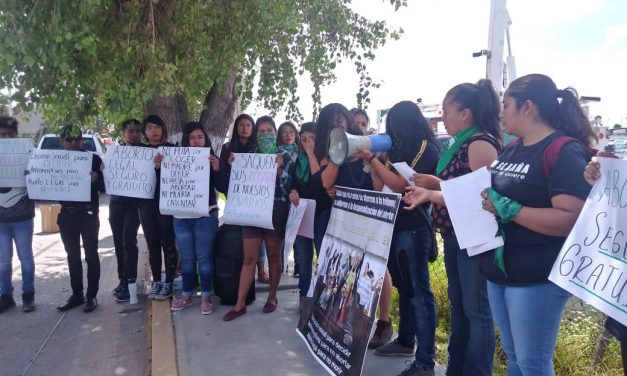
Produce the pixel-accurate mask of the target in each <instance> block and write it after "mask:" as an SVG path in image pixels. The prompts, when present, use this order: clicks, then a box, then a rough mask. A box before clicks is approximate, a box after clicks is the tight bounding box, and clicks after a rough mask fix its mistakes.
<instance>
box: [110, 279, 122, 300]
mask: <svg viewBox="0 0 627 376" xmlns="http://www.w3.org/2000/svg"><path fill="white" fill-rule="evenodd" d="M124 287H125V285H124V283H122V280H120V283H118V286H117V287H116V288H114V289H113V291H111V294H113V296H116V295H118V294H119V293H120V291H122V289H123V288H124Z"/></svg>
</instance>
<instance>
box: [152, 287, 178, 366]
mask: <svg viewBox="0 0 627 376" xmlns="http://www.w3.org/2000/svg"><path fill="white" fill-rule="evenodd" d="M151 311H152V312H151V318H152V325H151V330H152V336H151V341H152V354H151V355H152V362H151V368H152V372H151V375H159V376H178V375H179V371H178V365H177V356H176V337H175V336H174V321H173V320H172V311H171V310H170V300H169V299H168V300H165V301H156V300H153V301H152V303H151Z"/></svg>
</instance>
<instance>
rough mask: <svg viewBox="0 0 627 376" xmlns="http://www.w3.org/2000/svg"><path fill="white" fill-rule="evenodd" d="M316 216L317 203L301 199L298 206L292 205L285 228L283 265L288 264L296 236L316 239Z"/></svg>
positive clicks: (285, 269) (285, 268)
mask: <svg viewBox="0 0 627 376" xmlns="http://www.w3.org/2000/svg"><path fill="white" fill-rule="evenodd" d="M315 215H316V201H315V200H310V199H306V198H301V199H300V200H299V202H298V206H294V204H290V212H289V214H288V216H287V224H286V226H285V238H284V240H283V263H284V266H285V264H287V260H288V256H289V254H290V250H291V249H292V247H293V246H294V241H295V240H296V236H297V235H300V236H304V237H306V238H309V239H313V237H314V234H313V233H314V231H313V230H314V217H315ZM283 270H284V271H285V273H288V270H287V267H284V268H283Z"/></svg>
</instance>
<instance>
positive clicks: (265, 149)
mask: <svg viewBox="0 0 627 376" xmlns="http://www.w3.org/2000/svg"><path fill="white" fill-rule="evenodd" d="M257 146H258V147H259V152H260V153H263V154H276V152H277V148H276V133H274V132H272V133H258V134H257Z"/></svg>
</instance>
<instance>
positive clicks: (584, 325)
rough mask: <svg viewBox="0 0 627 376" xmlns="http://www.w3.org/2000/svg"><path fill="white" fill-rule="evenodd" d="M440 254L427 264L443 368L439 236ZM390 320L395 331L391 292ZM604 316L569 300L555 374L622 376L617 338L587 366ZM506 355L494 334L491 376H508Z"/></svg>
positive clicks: (446, 326) (445, 321) (445, 331)
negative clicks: (600, 358) (494, 347)
mask: <svg viewBox="0 0 627 376" xmlns="http://www.w3.org/2000/svg"><path fill="white" fill-rule="evenodd" d="M438 244H439V249H440V255H439V256H438V259H437V260H436V261H435V262H433V263H431V264H429V273H430V278H431V290H432V291H433V294H434V296H435V304H436V311H437V320H438V326H437V328H436V332H435V358H436V362H437V363H438V364H442V365H446V362H447V357H448V355H447V346H448V338H449V334H450V331H451V320H450V311H451V303H450V301H449V300H448V296H447V288H448V280H447V278H446V271H445V268H444V257H443V254H442V252H443V249H444V247H443V245H442V239H441V238H440V237H439V235H438ZM390 316H391V320H392V323H393V324H394V328H395V329H396V330H398V292H397V290H396V289H394V290H393V293H392V310H391V315H390ZM603 322H604V316H603V315H602V314H600V313H599V312H598V311H596V310H595V309H593V308H592V307H590V306H588V305H586V304H584V303H582V302H581V301H580V300H578V299H576V298H571V300H570V301H569V304H568V307H567V308H566V312H565V313H564V317H563V318H562V323H561V327H560V333H559V336H558V339H557V346H556V349H555V354H554V357H553V362H554V364H555V374H556V375H569V376H588V375H595V376H601V375H602V376H621V375H623V368H622V361H621V354H620V345H619V344H618V341H616V339H614V338H612V339H611V340H610V342H609V345H608V347H607V350H606V352H605V356H604V357H603V359H602V361H601V363H600V364H598V365H597V366H596V367H595V369H594V370H593V373H590V366H591V364H592V361H593V359H594V357H595V353H596V349H597V344H598V342H599V335H600V333H601V330H602V329H603ZM506 359H507V358H506V356H505V354H504V353H503V349H502V347H501V343H500V340H499V338H498V333H497V344H496V352H495V355H494V375H499V376H500V375H503V376H505V375H507V367H506Z"/></svg>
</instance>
